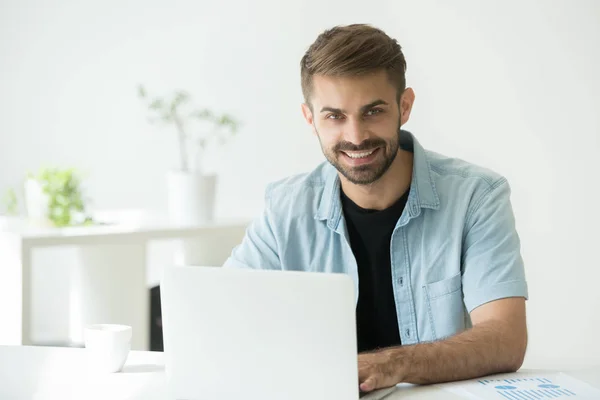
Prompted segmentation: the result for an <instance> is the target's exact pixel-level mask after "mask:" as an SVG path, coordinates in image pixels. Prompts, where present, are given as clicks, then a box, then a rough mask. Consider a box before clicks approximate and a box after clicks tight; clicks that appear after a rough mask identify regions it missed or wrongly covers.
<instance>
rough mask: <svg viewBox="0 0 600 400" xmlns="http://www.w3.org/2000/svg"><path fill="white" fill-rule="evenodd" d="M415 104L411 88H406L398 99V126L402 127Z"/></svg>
mask: <svg viewBox="0 0 600 400" xmlns="http://www.w3.org/2000/svg"><path fill="white" fill-rule="evenodd" d="M414 102H415V92H414V90H412V88H406V89H405V90H404V93H402V97H400V125H401V126H403V125H404V124H406V123H407V122H408V119H409V118H410V112H411V110H412V106H413V104H414Z"/></svg>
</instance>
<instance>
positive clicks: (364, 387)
mask: <svg viewBox="0 0 600 400" xmlns="http://www.w3.org/2000/svg"><path fill="white" fill-rule="evenodd" d="M359 387H360V390H361V391H363V392H371V391H373V390H375V389H377V378H375V376H370V377H368V378H367V379H365V381H364V382H363V383H361V384H360V386H359Z"/></svg>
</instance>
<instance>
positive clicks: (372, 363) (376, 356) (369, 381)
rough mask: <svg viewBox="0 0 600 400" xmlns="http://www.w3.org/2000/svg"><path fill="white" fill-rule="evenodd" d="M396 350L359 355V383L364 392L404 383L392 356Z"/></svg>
mask: <svg viewBox="0 0 600 400" xmlns="http://www.w3.org/2000/svg"><path fill="white" fill-rule="evenodd" d="M394 350H395V349H394V348H390V349H384V350H380V351H376V352H369V353H361V354H359V355H358V381H359V385H360V390H361V391H362V392H371V391H373V390H375V389H382V388H386V387H392V386H395V385H396V384H398V383H400V382H401V381H402V378H401V377H400V374H399V372H400V368H398V365H397V362H395V360H394V357H393V356H392V354H393V353H394Z"/></svg>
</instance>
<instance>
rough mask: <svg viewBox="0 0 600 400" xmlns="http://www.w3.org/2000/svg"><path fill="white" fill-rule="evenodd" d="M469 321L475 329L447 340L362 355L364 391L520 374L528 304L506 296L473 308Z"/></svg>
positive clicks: (361, 368) (359, 359)
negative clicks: (403, 383)
mask: <svg viewBox="0 0 600 400" xmlns="http://www.w3.org/2000/svg"><path fill="white" fill-rule="evenodd" d="M471 319H472V321H473V328H471V329H469V330H467V331H465V332H462V333H460V334H458V335H456V336H453V337H451V338H449V339H446V340H443V341H439V342H433V343H422V344H417V345H413V346H401V347H395V348H388V349H384V350H380V351H376V352H372V353H364V354H360V355H359V357H358V364H359V381H360V383H361V385H360V388H361V390H362V391H365V392H368V391H371V390H374V389H378V388H382V387H389V386H393V385H395V384H397V383H399V382H408V383H416V384H427V383H438V382H448V381H456V380H463V379H470V378H476V377H480V376H485V375H489V374H492V373H500V372H513V371H516V370H518V369H519V368H520V367H521V364H522V363H523V358H524V357H525V350H526V347H527V326H526V319H525V300H524V299H523V298H508V299H502V300H497V301H493V302H491V303H488V304H484V305H482V306H480V307H478V308H477V309H475V310H473V312H472V313H471Z"/></svg>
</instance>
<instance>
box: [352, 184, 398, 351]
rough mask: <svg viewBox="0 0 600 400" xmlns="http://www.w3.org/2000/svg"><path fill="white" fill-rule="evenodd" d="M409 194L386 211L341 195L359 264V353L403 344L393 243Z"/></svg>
mask: <svg viewBox="0 0 600 400" xmlns="http://www.w3.org/2000/svg"><path fill="white" fill-rule="evenodd" d="M408 192H409V191H408V190H407V191H406V193H405V194H404V195H402V197H400V199H398V201H396V203H395V204H393V205H392V206H390V207H389V208H386V209H385V210H367V209H364V208H361V207H359V206H358V205H357V204H355V203H354V202H353V201H352V200H350V199H349V198H348V197H347V196H346V195H345V194H344V193H343V192H342V194H341V196H342V206H343V210H344V217H345V219H346V223H347V226H348V234H349V235H350V246H351V247H352V252H353V253H354V257H355V258H356V263H357V264H358V282H359V285H358V291H359V294H358V305H357V307H356V329H357V339H358V351H359V352H363V351H369V350H373V349H377V348H383V347H389V346H398V345H400V344H401V341H400V332H399V330H398V318H397V315H396V303H395V301H394V291H393V287H392V271H391V261H390V241H391V238H392V232H393V231H394V227H395V226H396V223H397V222H398V219H400V216H401V215H402V211H403V210H404V206H405V205H406V200H407V199H408Z"/></svg>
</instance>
